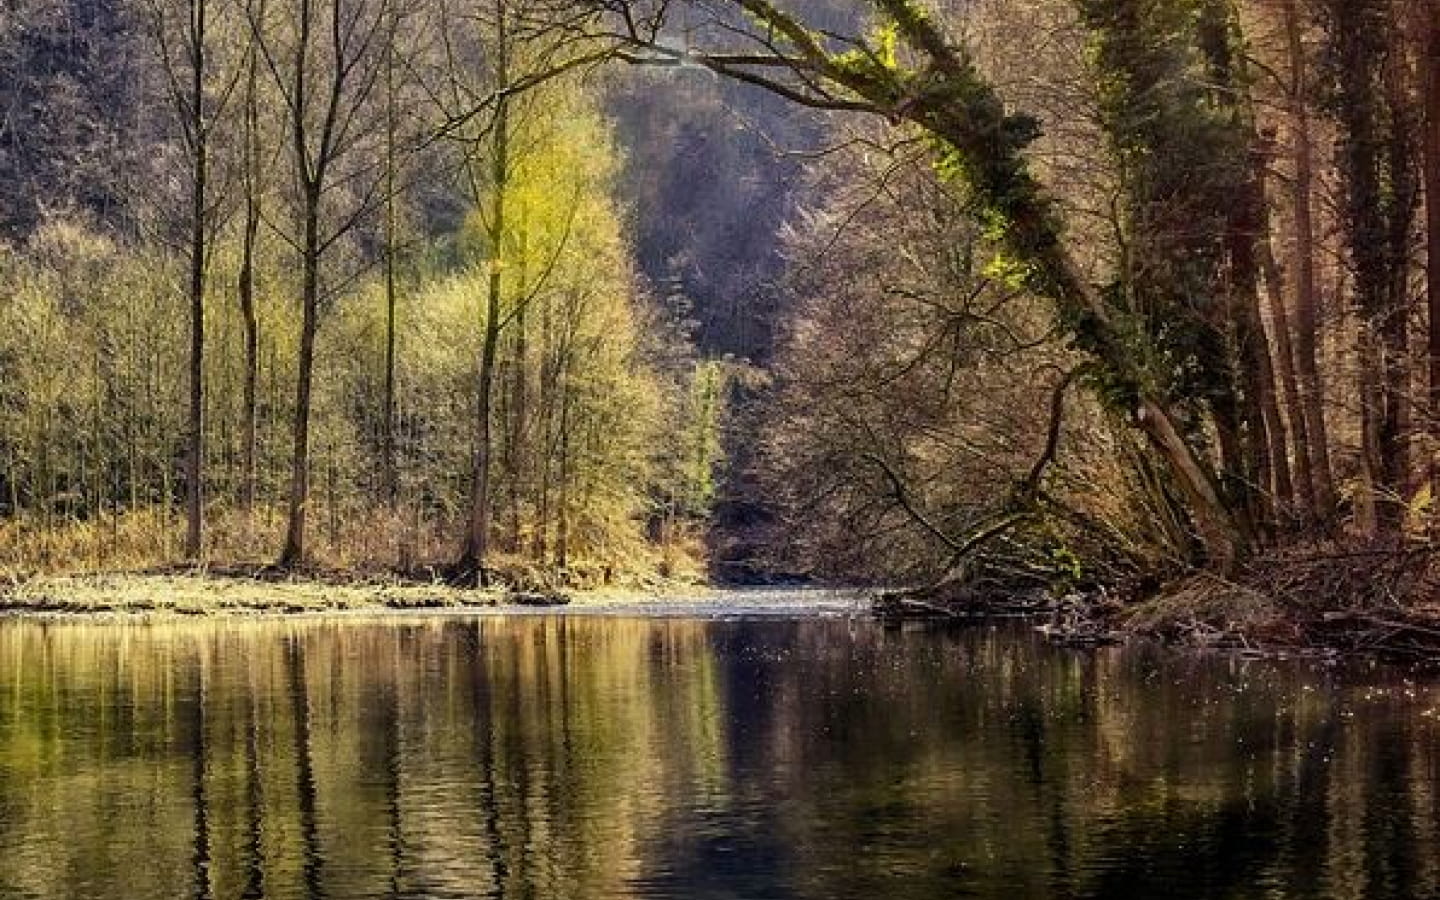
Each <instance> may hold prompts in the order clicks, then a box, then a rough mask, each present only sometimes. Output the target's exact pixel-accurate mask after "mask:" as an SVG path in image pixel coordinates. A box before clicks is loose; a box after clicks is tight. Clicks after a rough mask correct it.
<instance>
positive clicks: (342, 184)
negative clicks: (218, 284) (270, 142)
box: [251, 0, 399, 567]
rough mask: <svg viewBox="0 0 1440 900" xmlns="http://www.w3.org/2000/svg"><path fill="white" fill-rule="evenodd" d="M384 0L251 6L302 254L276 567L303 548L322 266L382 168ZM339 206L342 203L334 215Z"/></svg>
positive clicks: (391, 23)
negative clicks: (378, 163)
mask: <svg viewBox="0 0 1440 900" xmlns="http://www.w3.org/2000/svg"><path fill="white" fill-rule="evenodd" d="M390 2H393V0H289V2H285V3H281V4H278V5H279V6H280V9H279V13H280V16H281V17H280V20H279V21H278V22H275V23H274V24H272V23H271V22H270V21H268V20H260V19H259V18H258V15H257V17H255V18H252V21H251V24H252V29H253V31H254V33H255V35H256V38H257V40H258V41H259V46H260V47H261V49H262V51H263V53H264V55H265V62H266V67H267V69H268V70H269V71H270V73H271V75H272V76H273V79H274V83H275V87H276V89H277V91H278V92H279V94H280V96H281V100H282V102H283V107H284V114H285V122H286V130H287V131H288V132H289V140H290V147H291V155H292V159H291V162H292V165H293V168H294V177H295V183H296V187H297V190H298V194H299V197H298V198H297V206H298V210H297V215H296V219H297V221H296V229H295V230H296V231H297V232H298V234H292V235H289V236H287V240H288V241H289V242H290V243H291V244H292V245H293V246H294V247H295V248H296V250H297V251H298V253H299V256H300V264H301V288H300V303H301V314H302V321H301V326H300V347H299V356H298V361H297V373H296V381H295V412H294V422H293V428H292V432H291V443H292V452H291V465H290V490H289V501H288V512H287V525H286V529H285V546H284V549H283V550H282V551H281V553H280V559H279V564H280V565H281V566H283V567H291V566H295V565H298V564H300V563H301V562H303V561H304V557H305V516H306V507H307V503H308V501H309V496H310V414H311V399H312V390H313V382H314V372H315V336H316V333H317V331H318V330H319V327H320V303H321V299H322V293H323V291H322V287H321V277H322V266H323V263H324V262H325V259H326V258H327V255H328V254H329V252H330V251H331V250H333V249H334V248H335V246H336V244H337V243H338V242H339V241H341V240H342V239H343V238H345V237H346V236H347V235H348V234H350V232H351V231H352V230H353V229H354V228H356V226H357V225H358V224H359V223H360V222H361V220H362V219H363V218H364V217H365V215H366V214H368V213H369V212H370V211H371V210H372V209H373V207H374V205H375V203H376V202H377V200H378V199H379V196H380V194H381V193H382V192H381V188H380V185H381V184H382V183H383V181H384V177H383V174H382V175H381V176H380V177H376V176H375V174H374V172H373V169H372V167H371V162H372V160H373V159H374V156H375V154H373V153H367V152H365V151H366V150H370V149H373V148H372V147H370V146H369V145H370V144H372V143H373V142H374V141H375V139H376V138H377V137H378V136H379V135H380V134H382V133H383V129H381V128H379V127H378V123H377V122H376V116H375V113H376V110H375V108H374V107H375V105H376V104H375V103H374V100H375V94H376V87H377V84H378V83H379V82H380V81H381V79H382V74H383V72H384V71H385V68H386V65H385V63H386V59H387V58H388V57H387V54H386V52H385V49H386V43H387V41H389V40H391V39H392V38H393V33H392V32H393V30H394V29H395V28H397V26H398V22H399V17H397V16H393V15H391V14H390V12H389V10H390V7H389V3H390ZM257 12H258V11H257ZM367 176H368V177H367ZM357 179H359V180H360V181H361V183H360V188H359V191H358V192H356V193H355V194H351V195H350V196H344V195H342V193H341V192H342V191H346V190H353V189H354V187H355V186H354V182H355V181H356V180H357ZM337 208H339V209H340V210H341V211H340V212H339V213H338V215H337V214H336V213H335V210H336V209H337ZM327 213H328V214H329V215H327Z"/></svg>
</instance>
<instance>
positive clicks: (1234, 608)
mask: <svg viewBox="0 0 1440 900" xmlns="http://www.w3.org/2000/svg"><path fill="white" fill-rule="evenodd" d="M874 610H875V612H876V614H877V615H880V616H882V617H890V618H925V617H929V618H954V619H971V618H976V617H991V616H997V615H1027V616H1030V617H1032V618H1034V620H1035V621H1036V622H1037V623H1039V626H1038V627H1040V628H1041V630H1042V631H1043V632H1044V633H1045V634H1046V635H1047V636H1048V637H1050V638H1051V639H1052V640H1054V641H1056V642H1057V643H1062V644H1067V645H1071V646H1097V645H1103V644H1111V643H1119V642H1122V641H1124V640H1126V639H1128V638H1131V637H1137V636H1139V637H1147V638H1155V639H1159V640H1161V641H1163V642H1165V643H1168V644H1173V645H1181V646H1190V647H1201V648H1211V649H1222V650H1234V651H1239V652H1243V653H1254V654H1265V653H1272V652H1273V653H1297V652H1299V653H1306V652H1314V653H1324V654H1333V653H1368V654H1375V655H1383V656H1389V657H1395V658H1400V659H1410V660H1423V661H1426V662H1440V554H1437V552H1436V550H1435V549H1434V548H1432V547H1429V546H1409V547H1400V548H1395V547H1355V546H1308V547H1292V548H1287V549H1285V550H1277V551H1273V552H1270V553H1268V554H1265V555H1262V556H1259V557H1256V558H1255V559H1253V560H1251V561H1250V562H1249V563H1248V564H1247V565H1246V566H1244V567H1243V568H1241V569H1240V570H1239V571H1237V572H1235V573H1232V574H1230V575H1228V576H1222V575H1220V574H1218V573H1215V572H1207V571H1200V572H1196V573H1192V574H1190V575H1188V576H1185V577H1183V578H1178V579H1175V580H1173V581H1171V582H1169V583H1166V584H1162V585H1151V586H1147V587H1146V588H1144V589H1143V590H1142V589H1137V588H1133V587H1132V588H1128V589H1126V588H1119V589H1097V590H1092V591H1090V592H1088V593H1083V594H1078V593H1077V594H1071V595H1068V596H1066V597H1063V598H1056V597H1052V596H1049V595H1046V594H1044V593H1043V592H1038V593H1034V594H1031V595H1020V596H1017V595H1015V594H1011V593H1006V594H1002V595H999V596H989V595H986V594H983V593H979V594H977V593H975V592H967V591H965V590H963V589H961V590H958V591H953V590H952V591H949V592H944V591H941V592H927V591H899V592H890V593H886V594H881V595H880V596H878V597H877V599H876V601H875V603H874Z"/></svg>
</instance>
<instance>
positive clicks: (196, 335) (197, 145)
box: [185, 0, 209, 561]
mask: <svg viewBox="0 0 1440 900" xmlns="http://www.w3.org/2000/svg"><path fill="white" fill-rule="evenodd" d="M205 3H206V0H194V4H193V6H192V8H191V17H192V19H191V21H192V28H193V31H192V32H191V39H190V47H189V49H190V53H191V60H190V76H191V80H190V99H189V104H190V116H191V119H190V125H189V129H190V144H191V146H190V152H191V155H192V162H193V165H194V170H193V172H192V173H191V174H192V179H193V181H192V184H191V192H190V202H191V208H190V422H189V426H190V427H189V435H188V439H187V441H186V446H185V558H186V559H189V560H191V561H195V560H198V559H199V558H200V551H201V545H202V542H203V540H204V496H203V485H202V479H203V477H204V461H205V255H206V235H205V225H206V218H207V211H206V202H207V200H206V189H207V187H208V180H209V171H208V170H209V159H208V154H209V146H208V144H209V141H208V135H207V133H206V129H207V128H208V127H209V125H208V124H207V123H206V121H205V49H206V47H205V41H206V37H205V25H206V7H205Z"/></svg>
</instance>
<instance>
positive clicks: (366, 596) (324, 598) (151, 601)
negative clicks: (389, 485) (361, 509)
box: [0, 572, 505, 615]
mask: <svg viewBox="0 0 1440 900" xmlns="http://www.w3.org/2000/svg"><path fill="white" fill-rule="evenodd" d="M504 597H505V594H504V592H503V591H498V590H490V591H477V590H461V589H458V588H454V587H450V586H449V585H445V584H420V583H402V582H398V581H397V582H393V583H389V584H385V583H379V582H356V583H348V584H342V583H335V582H334V581H331V580H322V579H316V578H289V579H284V580H277V579H258V578H244V577H237V576H228V575H210V574H205V573H198V572H197V573H191V574H168V575H158V574H149V575H147V574H124V573H116V574H103V575H47V576H38V577H35V578H31V579H27V580H25V581H23V582H20V583H18V584H15V585H12V586H10V587H9V588H8V589H6V590H4V591H3V592H0V608H6V609H10V610H12V611H28V612H69V613H103V612H159V613H178V614H188V615H200V614H210V613H237V612H239V613H243V612H323V611H332V610H349V609H419V608H432V607H476V606H493V605H495V604H496V603H497V602H499V601H501V600H503V599H504Z"/></svg>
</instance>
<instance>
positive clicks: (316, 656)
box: [0, 618, 1440, 900]
mask: <svg viewBox="0 0 1440 900" xmlns="http://www.w3.org/2000/svg"><path fill="white" fill-rule="evenodd" d="M1437 707H1440V689H1437V688H1436V687H1435V686H1434V685H1427V684H1408V683H1406V682H1404V681H1403V680H1400V679H1399V678H1398V677H1396V676H1395V675H1394V674H1393V673H1384V672H1380V671H1378V670H1376V671H1369V670H1363V671H1348V672H1345V673H1343V674H1338V675H1337V674H1334V673H1329V672H1326V671H1324V670H1320V669H1317V668H1315V667H1313V666H1309V665H1306V664H1300V663H1242V662H1238V661H1230V660H1224V659H1215V658H1209V659H1203V658H1196V657H1190V656H1184V655H1177V654H1168V653H1164V652H1161V651H1153V650H1147V649H1144V648H1137V649H1130V650H1124V651H1111V652H1104V653H1100V654H1097V655H1084V654H1074V653H1069V652H1064V651H1059V650H1055V649H1052V648H1049V647H1047V646H1045V645H1043V644H1040V643H1038V642H1037V641H1036V640H1034V639H1033V638H1032V636H1031V635H1030V634H1029V633H1028V632H1026V631H1024V630H1023V629H1012V628H982V629H972V630H967V631H936V630H926V629H905V630H903V631H887V630H884V629H882V628H879V627H877V626H872V625H870V624H869V623H852V622H846V621H842V620H833V619H831V620H811V621H739V622H713V621H712V622H705V621H686V620H674V619H666V620H656V619H624V618H590V619H584V618H527V619H515V620H510V619H482V620H478V621H476V620H455V619H425V620H415V621H406V622H397V621H386V622H373V621H372V622H368V623H367V622H364V621H357V620H341V621H329V622H326V621H313V620H311V621H269V622H249V623H246V622H201V623H184V624H175V625H163V626H145V625H103V626H102V625H92V624H48V625H47V624H38V623H23V622H8V623H3V624H0V860H3V864H0V897H11V896H16V897H57V898H59V897H124V898H144V897H156V898H171V897H177V896H186V895H192V896H196V897H213V898H231V897H329V898H352V897H494V898H500V897H503V898H609V897H617V898H618V897H676V898H679V897H684V898H702V900H703V898H721V897H735V898H772V897H773V898H816V900H821V898H825V900H829V898H847V897H854V898H873V897H903V898H919V900H924V898H932V897H933V898H940V897H947V898H948V897H955V896H1004V897H1007V898H1008V897H1123V896H1135V897H1153V896H1167V897H1277V896H1283V897H1367V898H1370V897H1397V898H1398V897H1427V896H1429V897H1434V896H1440V746H1437V741H1436V739H1437V737H1440V719H1437V717H1436V712H1435V710H1436V708H1437Z"/></svg>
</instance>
